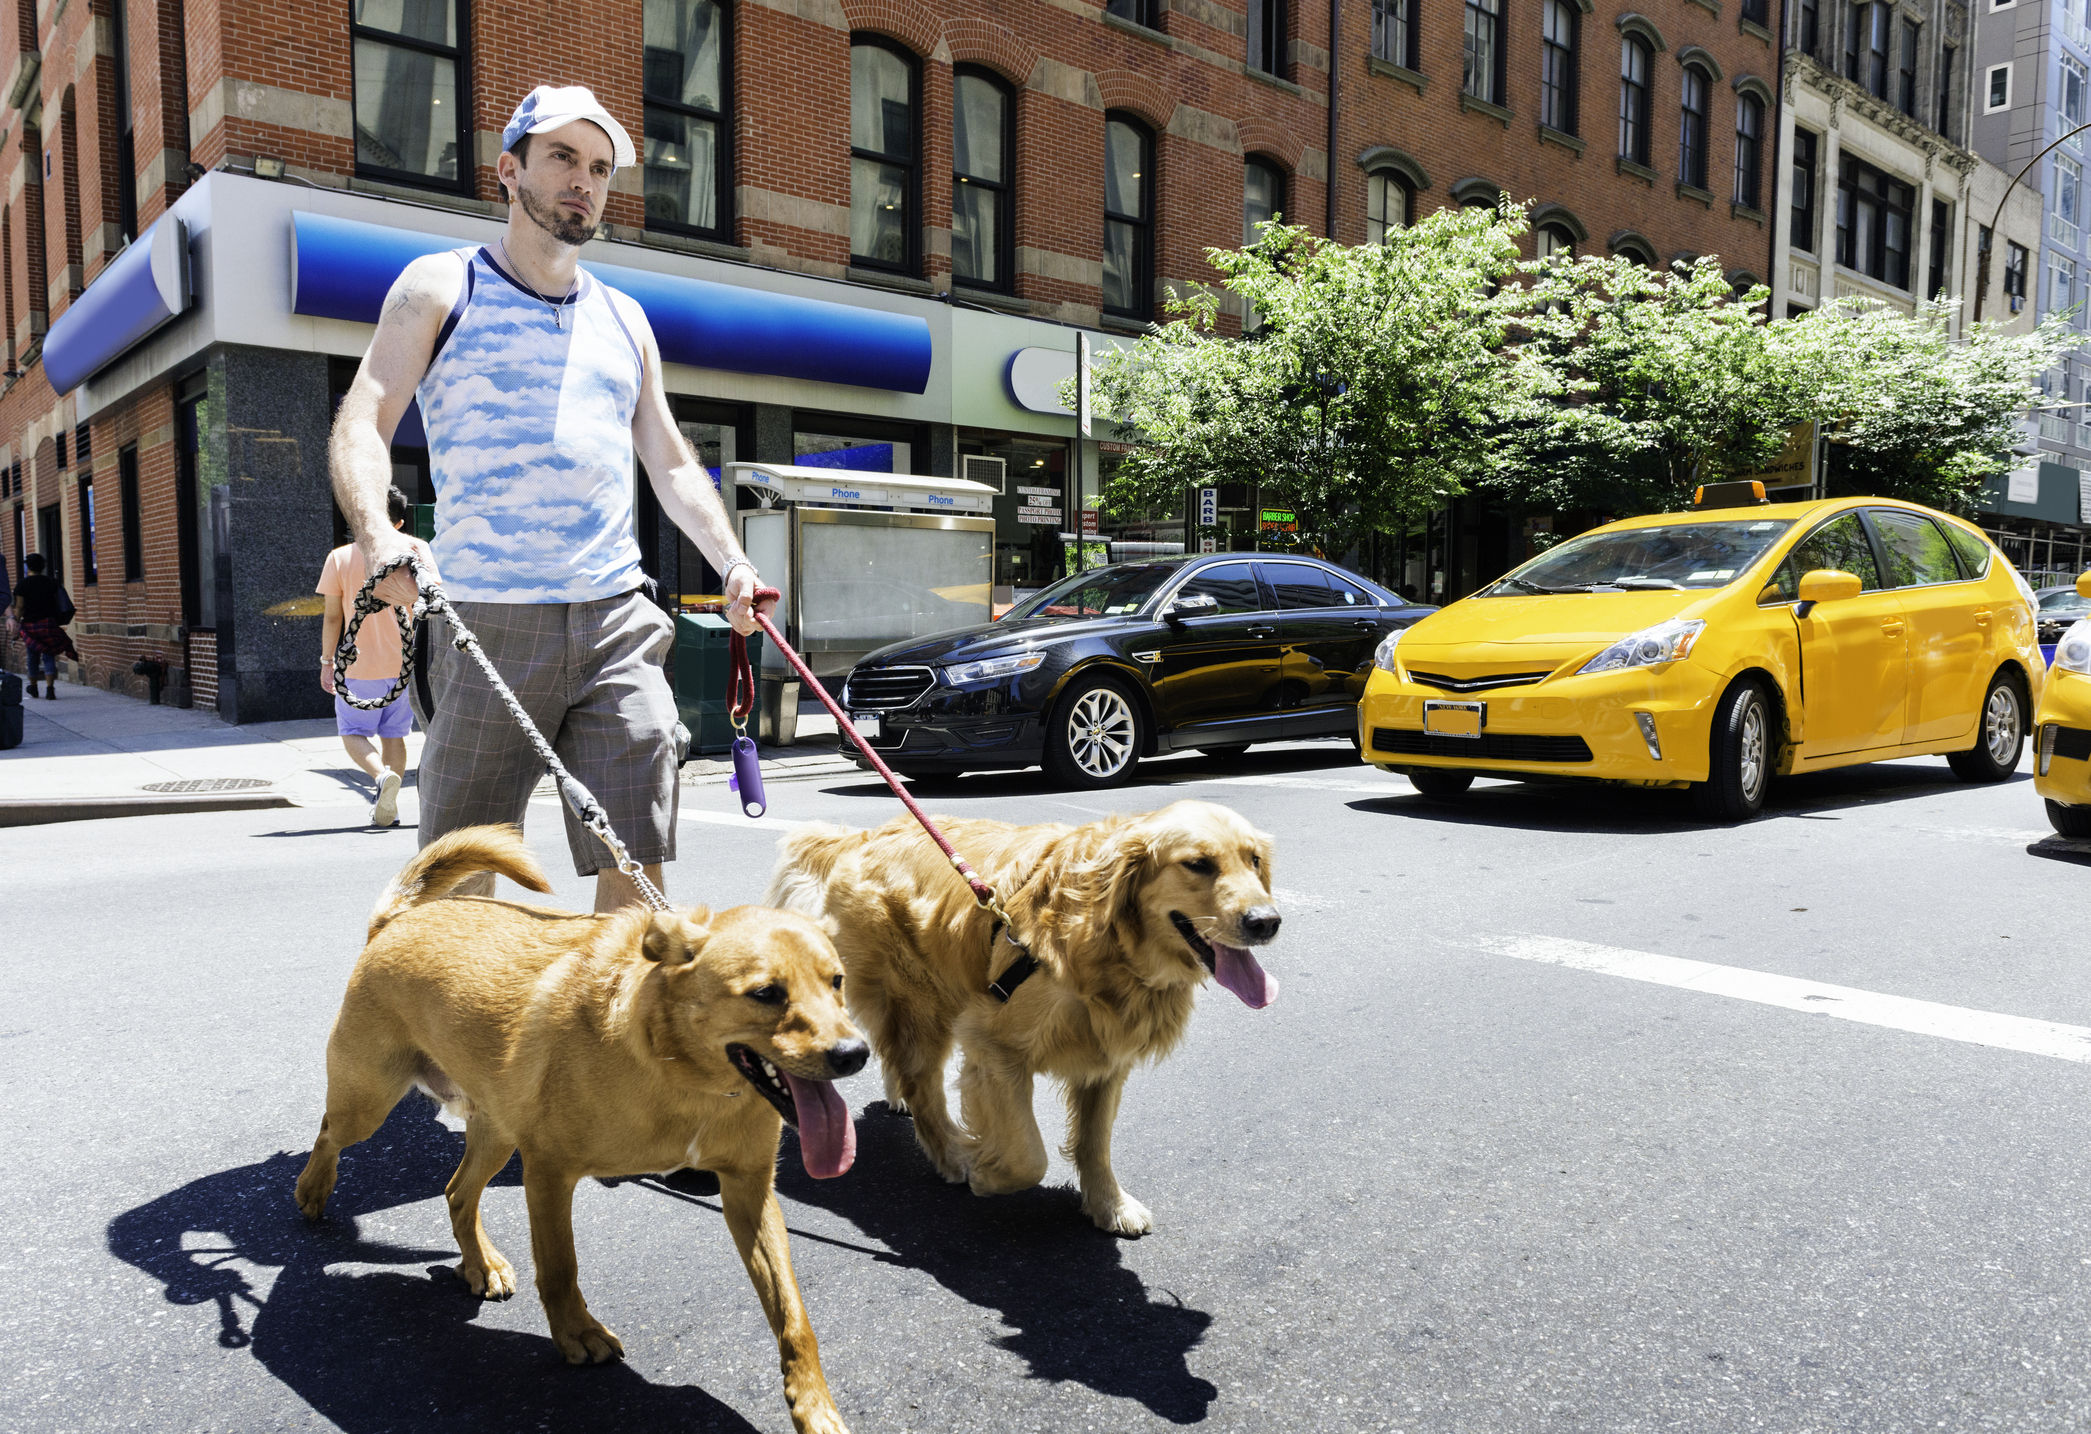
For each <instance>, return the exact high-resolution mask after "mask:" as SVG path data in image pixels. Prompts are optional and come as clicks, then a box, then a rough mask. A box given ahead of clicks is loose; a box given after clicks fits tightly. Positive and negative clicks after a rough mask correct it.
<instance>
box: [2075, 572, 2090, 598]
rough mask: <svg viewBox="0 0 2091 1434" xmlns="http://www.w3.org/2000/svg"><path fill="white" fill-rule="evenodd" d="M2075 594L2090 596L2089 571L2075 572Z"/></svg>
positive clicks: (2083, 596)
mask: <svg viewBox="0 0 2091 1434" xmlns="http://www.w3.org/2000/svg"><path fill="white" fill-rule="evenodd" d="M2076 595H2077V596H2078V597H2080V598H2091V573H2078V574H2077V576H2076Z"/></svg>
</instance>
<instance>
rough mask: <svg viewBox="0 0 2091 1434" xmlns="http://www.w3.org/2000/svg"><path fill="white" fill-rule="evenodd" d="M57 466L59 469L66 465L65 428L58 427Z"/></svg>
mask: <svg viewBox="0 0 2091 1434" xmlns="http://www.w3.org/2000/svg"><path fill="white" fill-rule="evenodd" d="M58 466H59V467H60V468H61V469H62V468H64V467H66V466H67V464H66V461H65V430H64V429H60V430H59V431H58Z"/></svg>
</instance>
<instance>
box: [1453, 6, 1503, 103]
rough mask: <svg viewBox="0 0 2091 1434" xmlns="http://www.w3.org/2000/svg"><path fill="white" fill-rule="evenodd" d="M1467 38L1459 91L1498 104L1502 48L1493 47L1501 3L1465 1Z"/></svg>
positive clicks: (1501, 81) (1500, 86)
mask: <svg viewBox="0 0 2091 1434" xmlns="http://www.w3.org/2000/svg"><path fill="white" fill-rule="evenodd" d="M1466 12H1467V35H1466V50H1465V58H1464V60H1463V62H1462V68H1461V71H1460V81H1459V87H1460V88H1461V89H1462V90H1464V91H1466V92H1467V93H1468V94H1470V95H1472V96H1473V97H1474V98H1475V99H1477V100H1487V101H1488V102H1489V103H1490V104H1501V103H1502V96H1503V78H1502V70H1503V47H1502V46H1501V45H1500V44H1498V43H1497V35H1496V25H1497V18H1498V16H1500V15H1501V13H1502V0H1466Z"/></svg>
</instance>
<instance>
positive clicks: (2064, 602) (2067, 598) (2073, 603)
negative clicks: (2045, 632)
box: [2040, 588, 2091, 612]
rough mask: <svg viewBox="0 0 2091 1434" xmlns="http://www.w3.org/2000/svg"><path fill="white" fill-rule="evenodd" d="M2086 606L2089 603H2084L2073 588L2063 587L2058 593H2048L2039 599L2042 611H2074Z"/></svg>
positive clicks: (2089, 604)
mask: <svg viewBox="0 0 2091 1434" xmlns="http://www.w3.org/2000/svg"><path fill="white" fill-rule="evenodd" d="M2086 606H2091V603H2086V602H2085V600H2084V599H2083V598H2081V597H2079V596H2077V591H2076V589H2075V588H2064V589H2062V591H2060V592H2058V593H2049V594H2048V595H2047V596H2046V597H2044V598H2042V599H2041V600H2040V610H2041V611H2042V612H2075V611H2077V610H2078V609H2080V608H2083V607H2086Z"/></svg>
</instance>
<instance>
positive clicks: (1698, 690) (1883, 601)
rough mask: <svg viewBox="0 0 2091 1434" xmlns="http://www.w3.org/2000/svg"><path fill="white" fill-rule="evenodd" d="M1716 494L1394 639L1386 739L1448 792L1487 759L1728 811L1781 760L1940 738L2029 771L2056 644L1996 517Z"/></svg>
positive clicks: (1374, 707)
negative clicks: (2037, 713) (2024, 757)
mask: <svg viewBox="0 0 2091 1434" xmlns="http://www.w3.org/2000/svg"><path fill="white" fill-rule="evenodd" d="M1753 487H1754V485H1751V484H1747V483H1744V484H1724V485H1719V488H1722V489H1729V490H1734V489H1741V490H1743V493H1744V494H1745V495H1747V494H1748V493H1749V492H1750V491H1751V490H1752V489H1753ZM1702 495H1705V496H1709V497H1710V498H1711V502H1709V503H1708V505H1707V506H1704V507H1701V508H1700V509H1698V510H1696V511H1694V512H1691V513H1665V514H1657V515H1653V516H1649V517H1643V518H1629V519H1627V520H1626V521H1624V522H1619V523H1612V524H1608V525H1607V526H1605V527H1602V528H1598V529H1596V530H1594V531H1592V532H1589V533H1585V534H1583V535H1582V536H1580V537H1577V538H1574V539H1571V540H1570V541H1568V542H1565V543H1562V544H1561V545H1559V546H1558V547H1555V548H1553V549H1551V550H1549V551H1548V552H1546V553H1544V554H1542V555H1541V556H1539V557H1537V558H1534V559H1533V560H1532V561H1530V562H1528V563H1526V564H1525V565H1524V566H1522V567H1520V568H1518V569H1517V570H1516V571H1515V572H1513V573H1511V574H1510V575H1509V576H1508V577H1505V578H1502V579H1499V580H1498V581H1497V582H1495V583H1493V584H1491V585H1490V586H1488V587H1486V588H1483V589H1482V590H1481V591H1480V592H1478V593H1476V594H1474V596H1472V597H1469V598H1466V599H1464V600H1462V601H1460V602H1457V603H1453V604H1452V605H1450V606H1449V607H1447V608H1445V609H1444V610H1443V611H1441V612H1439V613H1436V614H1435V615H1433V616H1431V617H1428V618H1425V619H1424V620H1423V621H1421V622H1418V623H1417V624H1415V625H1414V626H1413V627H1409V628H1407V629H1405V630H1403V631H1401V632H1399V633H1397V634H1395V635H1394V636H1393V637H1392V638H1390V639H1389V640H1388V641H1387V642H1385V643H1384V644H1382V646H1381V648H1380V650H1379V653H1378V655H1377V659H1376V669H1375V671H1374V672H1373V674H1372V678H1371V681H1370V683H1369V684H1368V686H1367V688H1366V691H1365V700H1364V701H1363V703H1362V704H1360V709H1359V721H1360V723H1361V725H1362V728H1363V736H1364V749H1363V756H1364V760H1366V761H1368V762H1371V763H1373V764H1374V765H1376V766H1379V767H1383V768H1386V769H1388V770H1391V771H1397V772H1404V773H1406V774H1407V775H1408V777H1409V780H1410V781H1411V782H1413V783H1414V784H1415V785H1416V787H1417V789H1418V790H1420V791H1421V792H1423V793H1424V795H1426V796H1432V797H1438V798H1445V799H1449V798H1453V797H1457V796H1458V795H1459V794H1460V793H1462V792H1464V791H1465V790H1466V789H1467V787H1468V786H1469V784H1471V783H1472V782H1473V780H1474V778H1475V776H1477V775H1479V774H1483V773H1487V774H1490V775H1496V776H1516V777H1529V776H1541V775H1544V776H1547V777H1563V776H1569V777H1596V778H1602V779H1607V780H1611V781H1617V782H1630V783H1634V784H1636V785H1641V786H1673V787H1685V786H1689V787H1692V788H1694V789H1695V791H1696V793H1697V795H1698V797H1699V799H1700V805H1701V808H1702V810H1703V811H1704V812H1705V814H1706V815H1708V816H1710V817H1713V818H1715V819H1717V820H1726V821H1736V820H1742V819H1744V818H1747V817H1750V816H1752V815H1754V814H1755V813H1756V812H1757V810H1758V808H1759V807H1760V805H1761V804H1762V803H1763V801H1764V792H1765V787H1766V784H1767V782H1768V780H1769V778H1770V777H1772V776H1773V775H1775V774H1776V775H1783V774H1785V773H1790V772H1812V771H1820V770H1822V769H1824V768H1827V767H1841V766H1845V765H1848V764H1850V763H1854V762H1872V761H1879V760H1882V759H1884V758H1890V757H1908V756H1917V755H1921V754H1927V753H1944V754H1946V756H1947V758H1948V760H1949V761H1950V762H1951V763H1952V766H1953V770H1954V771H1955V772H1956V773H1958V774H1959V775H1960V776H1961V777H1962V778H1964V779H1966V780H1969V781H1999V780H2002V779H2003V778H2004V777H2005V776H2007V775H2009V774H2010V773H2011V771H2012V770H2013V769H2014V768H2015V767H2016V766H2017V765H2018V760H2019V756H2020V753H2021V751H2022V750H2023V747H2024V742H2025V732H2026V726H2027V715H2028V714H2029V713H2031V712H2032V711H2033V707H2034V703H2035V701H2036V700H2037V699H2038V698H2039V697H2040V693H2041V688H2042V684H2043V681H2044V678H2045V675H2046V664H2045V663H2044V662H2043V661H2042V660H2041V656H2040V649H2039V647H2038V645H2037V644H2036V642H2035V640H2034V622H2033V593H2032V590H2031V589H2030V588H2028V587H2027V586H2026V585H2025V582H2024V580H2023V579H2021V578H2020V577H2019V575H2018V573H2017V572H2016V570H2014V569H2013V568H2012V566H2011V564H2010V563H2009V562H2008V561H2006V560H2005V558H2004V557H2003V555H2002V554H2000V553H1998V552H1997V551H1996V549H1995V548H1993V547H1992V546H1991V545H1990V544H1989V542H1988V540H1987V539H1985V538H1984V537H1983V536H1982V535H1981V534H1980V533H1979V532H1977V531H1976V530H1975V529H1974V528H1972V527H1970V526H1968V525H1967V524H1965V523H1962V522H1960V521H1959V520H1958V519H1955V518H1951V517H1948V516H1947V515H1945V514H1943V513H1935V512H1932V511H1931V510H1929V509H1927V508H1920V507H1918V506H1916V505H1914V504H1910V503H1896V502H1889V501H1887V500H1884V499H1877V498H1855V499H1828V500H1819V501H1815V502H1808V503H1784V504H1778V505H1771V504H1762V503H1761V498H1762V493H1761V490H1757V494H1756V497H1755V498H1748V497H1745V498H1744V499H1743V500H1742V501H1743V503H1745V504H1746V506H1743V505H1736V506H1729V505H1731V504H1736V502H1737V495H1736V494H1735V493H1734V492H1732V491H1730V492H1727V493H1721V492H1719V491H1718V490H1717V489H1716V488H1715V487H1713V486H1712V485H1710V486H1709V488H1708V489H1706V490H1702ZM1716 505H1720V506H1716Z"/></svg>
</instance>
